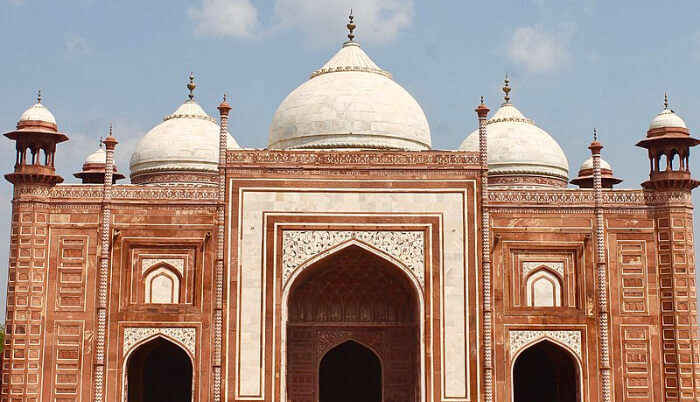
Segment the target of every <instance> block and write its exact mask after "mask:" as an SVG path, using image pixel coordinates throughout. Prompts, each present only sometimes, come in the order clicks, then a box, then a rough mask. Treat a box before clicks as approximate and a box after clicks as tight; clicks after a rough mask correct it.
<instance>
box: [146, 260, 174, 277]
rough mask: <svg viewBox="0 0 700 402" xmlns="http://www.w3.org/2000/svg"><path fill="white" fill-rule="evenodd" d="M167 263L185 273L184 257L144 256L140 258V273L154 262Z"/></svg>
mask: <svg viewBox="0 0 700 402" xmlns="http://www.w3.org/2000/svg"><path fill="white" fill-rule="evenodd" d="M161 263H163V264H168V265H170V266H172V267H174V268H175V269H177V271H178V272H179V273H180V275H184V274H185V259H184V258H144V259H142V260H141V273H145V272H146V271H148V269H149V268H151V267H152V266H154V265H156V264H161Z"/></svg>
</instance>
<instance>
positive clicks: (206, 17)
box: [189, 0, 258, 38]
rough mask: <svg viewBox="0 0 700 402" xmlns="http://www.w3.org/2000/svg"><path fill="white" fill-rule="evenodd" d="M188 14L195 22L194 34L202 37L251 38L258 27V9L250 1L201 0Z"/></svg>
mask: <svg viewBox="0 0 700 402" xmlns="http://www.w3.org/2000/svg"><path fill="white" fill-rule="evenodd" d="M189 14H190V17H191V18H192V19H194V20H195V21H196V22H197V26H196V27H195V32H197V33H199V34H204V35H222V36H233V37H238V38H251V37H253V36H254V34H255V32H256V30H257V26H258V9H257V8H255V7H254V6H253V5H252V4H251V3H250V0H203V1H202V6H201V7H200V8H191V9H189Z"/></svg>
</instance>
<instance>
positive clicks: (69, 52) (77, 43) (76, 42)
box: [64, 35, 92, 58]
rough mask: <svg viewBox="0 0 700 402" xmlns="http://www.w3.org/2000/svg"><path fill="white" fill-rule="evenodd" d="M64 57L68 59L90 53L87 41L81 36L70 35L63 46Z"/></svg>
mask: <svg viewBox="0 0 700 402" xmlns="http://www.w3.org/2000/svg"><path fill="white" fill-rule="evenodd" d="M64 50H65V55H66V56H67V57H69V58H74V57H80V56H84V55H86V54H89V53H90V52H92V49H91V48H90V45H89V44H88V42H87V40H86V39H85V38H83V37H81V36H77V35H72V36H70V37H68V39H66V42H65V44H64Z"/></svg>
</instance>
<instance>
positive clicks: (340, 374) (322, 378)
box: [318, 341, 382, 402]
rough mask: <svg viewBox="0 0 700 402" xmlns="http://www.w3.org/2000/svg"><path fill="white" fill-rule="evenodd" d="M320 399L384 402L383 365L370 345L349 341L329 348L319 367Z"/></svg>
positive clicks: (337, 401)
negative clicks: (368, 346) (365, 345)
mask: <svg viewBox="0 0 700 402" xmlns="http://www.w3.org/2000/svg"><path fill="white" fill-rule="evenodd" d="M318 372H319V387H318V388H319V401H320V402H356V401H363V402H381V401H382V366H381V363H380V362H379V358H378V357H377V355H375V354H374V352H372V351H371V350H370V349H369V348H366V347H364V346H362V345H360V344H359V343H357V342H354V341H347V342H344V343H341V344H340V345H338V346H336V347H334V348H333V349H331V350H329V351H328V353H326V354H325V356H323V358H322V359H321V364H320V367H319V370H318Z"/></svg>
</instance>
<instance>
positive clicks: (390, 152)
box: [0, 37, 700, 402]
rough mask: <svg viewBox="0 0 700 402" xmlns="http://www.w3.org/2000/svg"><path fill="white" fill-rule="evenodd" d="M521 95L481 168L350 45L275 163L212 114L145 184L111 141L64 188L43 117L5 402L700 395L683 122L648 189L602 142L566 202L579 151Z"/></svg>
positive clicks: (13, 265) (12, 290) (293, 112)
mask: <svg viewBox="0 0 700 402" xmlns="http://www.w3.org/2000/svg"><path fill="white" fill-rule="evenodd" d="M192 90H194V84H193V83H192V82H190V91H192ZM504 90H505V92H506V98H505V102H504V103H503V104H502V105H501V106H500V108H499V109H498V110H497V111H496V112H495V113H494V114H493V115H492V116H490V117H489V116H488V113H489V110H488V108H487V107H486V106H485V105H484V104H483V102H482V104H481V105H479V106H478V107H477V109H476V112H477V116H476V117H478V122H479V129H478V130H477V131H475V132H474V133H473V134H472V135H471V136H469V137H468V138H467V139H466V140H465V142H464V143H463V144H462V146H461V147H460V148H459V150H456V151H452V150H447V151H438V150H432V149H431V145H430V129H429V126H428V122H427V119H426V118H425V115H424V114H423V111H422V110H421V108H420V106H419V105H418V103H417V102H416V101H415V100H414V99H413V97H411V95H409V94H408V93H407V92H406V91H405V90H404V89H403V88H401V87H400V86H399V85H398V84H396V83H395V82H394V81H393V80H392V79H391V75H390V74H389V73H387V72H386V71H384V70H382V69H381V68H379V67H378V66H377V65H376V64H375V63H373V62H372V60H371V59H370V58H369V57H368V56H367V55H366V54H365V53H364V51H362V49H361V48H360V47H359V45H358V44H357V43H356V42H354V41H353V39H352V37H351V38H350V40H349V41H348V42H346V43H345V44H344V45H343V47H342V49H341V50H340V51H339V52H338V53H337V54H336V55H335V56H334V57H333V58H332V59H331V60H330V61H329V62H328V63H326V64H325V65H324V66H323V67H322V68H321V69H319V70H317V71H315V72H314V73H313V74H312V75H311V78H310V79H309V80H308V81H306V82H305V83H303V84H302V85H301V86H300V87H299V88H297V89H296V90H294V91H293V92H292V93H291V94H290V95H289V96H288V97H287V98H286V99H285V100H284V101H283V102H282V104H281V105H280V107H279V109H278V110H277V112H276V114H275V116H274V118H273V121H272V124H271V128H270V143H269V146H268V148H267V149H262V150H254V149H244V148H241V147H239V145H238V144H237V143H236V142H235V140H234V139H233V138H232V137H231V136H230V135H229V134H228V132H227V119H228V112H229V109H230V107H229V105H228V103H227V102H226V101H225V100H224V102H223V103H221V104H220V105H219V107H218V109H219V121H220V124H217V121H216V120H214V119H213V118H211V117H209V116H208V115H207V114H206V113H205V112H204V110H203V109H202V108H201V107H200V106H199V105H198V104H197V103H196V102H195V101H194V99H193V96H192V95H190V99H189V100H187V101H186V102H185V103H184V104H183V105H181V106H180V107H179V108H178V109H177V110H176V111H175V113H173V114H172V115H170V116H167V117H166V118H165V119H164V121H163V122H161V123H160V124H158V125H157V126H156V127H154V128H153V129H152V130H151V131H150V132H149V133H148V134H146V136H145V137H144V138H143V139H142V140H141V142H140V143H139V145H138V146H137V149H136V151H135V152H134V154H133V156H132V159H131V164H130V180H131V184H120V183H119V182H118V181H117V179H120V178H122V177H123V176H121V175H120V174H119V173H117V171H116V168H115V166H114V163H113V155H114V152H119V148H118V147H117V140H116V139H115V138H114V136H113V135H112V133H111V132H110V135H109V136H108V137H107V139H106V140H105V141H104V144H105V148H106V149H105V150H99V151H98V152H96V153H95V154H93V155H91V156H90V157H88V159H87V160H86V163H85V165H84V168H83V171H82V172H80V173H77V174H76V176H77V177H78V178H80V179H81V180H82V184H61V183H62V182H63V179H62V178H61V177H59V176H58V175H57V174H56V173H55V169H54V160H55V161H56V162H55V163H57V164H60V163H61V151H60V150H61V147H62V146H64V145H58V146H57V144H60V143H62V142H64V141H67V140H68V137H69V135H68V134H63V133H61V132H60V131H59V130H58V126H57V125H56V120H55V119H54V117H53V115H52V114H51V113H50V112H49V111H48V110H47V109H46V108H45V107H44V106H43V105H42V103H41V100H39V102H38V103H37V104H35V105H33V106H32V107H30V108H29V109H28V110H27V111H26V112H25V113H24V114H23V115H22V117H21V118H20V121H19V123H18V124H17V127H16V130H14V131H11V132H9V133H7V134H5V135H6V136H7V137H8V138H10V139H11V140H13V141H15V142H16V144H17V154H16V163H15V167H14V171H13V172H12V173H9V174H7V175H6V178H7V180H9V181H10V182H12V183H13V184H14V199H13V203H12V233H11V239H10V242H11V243H10V244H11V252H10V261H9V285H8V295H7V338H6V341H5V351H4V354H3V359H2V385H1V388H0V400H2V401H88V400H90V401H129V402H136V401H139V402H141V401H251V400H260V401H294V402H316V401H322V402H326V401H340V400H343V401H345V400H353V401H370V402H375V401H376V402H378V401H384V402H406V401H415V402H418V401H420V402H429V401H430V402H432V401H445V402H466V401H487V402H491V401H512V400H514V401H530V400H538V401H605V402H607V401H613V400H615V401H662V400H669V401H675V400H698V398H700V376H699V374H700V373H699V371H700V357H699V355H698V350H699V349H700V344H699V343H698V331H697V312H696V290H695V261H694V255H693V231H692V207H693V206H692V203H691V198H690V191H691V190H692V189H693V188H694V187H696V186H697V185H698V182H697V181H695V180H693V179H692V178H691V174H690V171H689V170H688V155H689V149H690V148H691V147H692V146H694V145H696V144H697V143H698V140H696V139H694V138H692V137H691V136H690V132H689V130H688V129H687V128H686V126H685V123H684V122H683V120H682V119H681V118H680V117H678V116H677V115H676V114H675V113H674V112H672V111H671V110H669V109H668V107H666V108H664V110H663V111H662V112H661V113H660V114H659V115H658V116H656V117H655V118H654V119H653V121H652V123H651V126H650V128H649V131H648V132H647V133H646V137H644V138H642V139H641V141H640V142H639V143H638V144H637V145H638V146H640V147H643V148H645V149H647V150H648V156H649V162H650V175H649V180H648V181H646V182H644V183H643V184H642V187H641V188H634V189H628V190H620V189H615V188H613V185H615V184H617V183H619V182H620V180H619V179H616V178H615V177H614V176H613V172H612V168H611V167H610V165H609V164H607V163H606V162H605V161H603V160H602V159H601V158H600V151H601V149H602V145H601V144H600V143H598V142H597V141H594V142H593V143H592V144H591V146H590V149H591V152H592V158H591V159H590V160H588V161H586V162H584V164H583V166H582V168H581V171H580V172H579V176H578V177H577V178H574V179H573V180H571V182H572V183H574V184H577V185H579V186H580V188H567V184H568V181H569V179H570V177H569V171H568V160H567V159H566V156H565V155H564V153H563V151H562V150H561V148H560V147H559V145H558V144H557V142H556V141H555V140H554V139H553V138H552V137H551V136H550V135H549V134H547V133H546V132H544V131H543V130H542V129H540V128H538V127H537V126H536V125H535V124H534V122H533V121H531V120H529V119H528V118H526V117H525V116H524V115H523V114H522V113H521V112H520V111H518V109H517V108H516V107H515V106H514V105H513V104H512V103H511V102H510V98H509V92H510V87H509V85H508V83H507V82H506V87H505V88H504ZM640 137H643V136H642V135H640ZM115 148H116V151H115ZM6 168H9V167H8V166H6ZM343 398H345V399H343Z"/></svg>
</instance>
